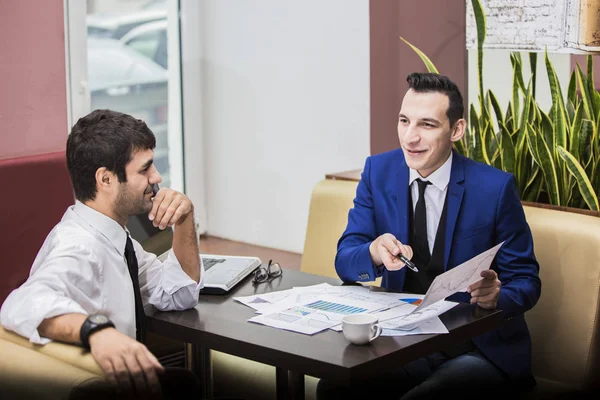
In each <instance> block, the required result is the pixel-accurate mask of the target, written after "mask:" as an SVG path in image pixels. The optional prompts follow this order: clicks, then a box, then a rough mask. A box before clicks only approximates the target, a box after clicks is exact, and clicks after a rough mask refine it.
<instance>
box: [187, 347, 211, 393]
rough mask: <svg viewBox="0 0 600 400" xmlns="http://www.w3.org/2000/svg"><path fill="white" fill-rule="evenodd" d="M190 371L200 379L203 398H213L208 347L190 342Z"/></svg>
mask: <svg viewBox="0 0 600 400" xmlns="http://www.w3.org/2000/svg"><path fill="white" fill-rule="evenodd" d="M191 348H192V360H191V362H192V372H193V373H194V374H196V376H197V377H198V378H199V379H200V383H201V384H202V391H203V398H204V399H207V400H211V399H212V398H213V368H212V358H211V356H210V349H207V348H205V347H202V346H199V345H197V344H192V345H191Z"/></svg>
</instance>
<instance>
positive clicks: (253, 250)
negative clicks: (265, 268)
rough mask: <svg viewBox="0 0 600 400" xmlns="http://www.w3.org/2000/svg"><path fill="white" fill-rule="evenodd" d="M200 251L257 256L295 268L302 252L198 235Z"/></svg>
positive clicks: (265, 261)
mask: <svg viewBox="0 0 600 400" xmlns="http://www.w3.org/2000/svg"><path fill="white" fill-rule="evenodd" d="M200 252H201V253H204V254H218V255H230V256H252V257H258V258H260V259H261V261H262V262H264V263H267V262H269V260H273V261H276V262H278V263H279V264H280V265H281V266H282V267H285V268H289V269H295V270H299V269H300V261H301V259H302V254H298V253H292V252H289V251H283V250H277V249H271V248H268V247H262V246H255V245H252V244H248V243H241V242H234V241H232V240H227V239H221V238H217V237H214V236H205V235H202V236H200Z"/></svg>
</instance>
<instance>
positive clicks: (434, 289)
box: [413, 242, 504, 312]
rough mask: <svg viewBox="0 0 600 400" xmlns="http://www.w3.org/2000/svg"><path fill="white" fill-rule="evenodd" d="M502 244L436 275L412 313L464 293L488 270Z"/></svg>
mask: <svg viewBox="0 0 600 400" xmlns="http://www.w3.org/2000/svg"><path fill="white" fill-rule="evenodd" d="M503 244H504V242H502V243H499V244H497V245H496V246H494V247H492V248H491V249H489V250H486V251H484V252H483V253H481V254H478V255H476V256H475V257H473V258H471V259H470V260H468V261H465V262H464V263H462V264H460V265H458V266H456V267H454V268H452V269H449V270H448V271H446V272H444V273H443V274H440V275H438V276H437V277H436V278H435V279H434V280H433V282H432V283H431V286H429V290H427V293H425V297H424V298H423V301H422V302H421V304H419V306H418V307H417V308H416V309H415V310H414V311H413V312H417V311H420V310H422V309H423V308H426V307H428V306H430V305H431V304H433V303H435V302H438V301H440V300H443V299H445V298H446V297H448V296H450V295H453V294H454V293H456V292H464V291H466V290H467V288H468V287H469V286H470V285H472V284H473V283H475V282H477V281H479V280H481V279H482V278H481V272H482V271H485V270H486V269H489V268H490V265H492V261H493V260H494V257H496V253H497V252H498V250H500V247H502V245H503Z"/></svg>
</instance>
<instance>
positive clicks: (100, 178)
mask: <svg viewBox="0 0 600 400" xmlns="http://www.w3.org/2000/svg"><path fill="white" fill-rule="evenodd" d="M115 180H116V176H115V175H114V174H113V173H112V172H110V171H109V170H107V169H106V167H100V168H98V169H97V170H96V187H97V188H98V191H104V190H108V189H110V187H111V186H112V185H113V184H114V182H115Z"/></svg>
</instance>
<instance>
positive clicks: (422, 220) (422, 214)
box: [413, 179, 431, 265]
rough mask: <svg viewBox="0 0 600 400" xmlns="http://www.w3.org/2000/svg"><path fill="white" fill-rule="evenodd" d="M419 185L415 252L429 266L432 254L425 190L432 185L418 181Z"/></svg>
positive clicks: (416, 208) (415, 225) (415, 221)
mask: <svg viewBox="0 0 600 400" xmlns="http://www.w3.org/2000/svg"><path fill="white" fill-rule="evenodd" d="M417 184H418V185H419V200H417V206H416V207H415V220H414V227H415V228H414V229H415V249H413V251H417V252H419V255H420V256H421V259H422V260H423V261H424V262H425V264H426V265H427V264H429V260H430V259H431V253H430V252H429V243H428V242H427V210H426V207H425V189H426V188H427V185H430V184H431V182H429V181H422V180H421V179H417Z"/></svg>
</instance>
